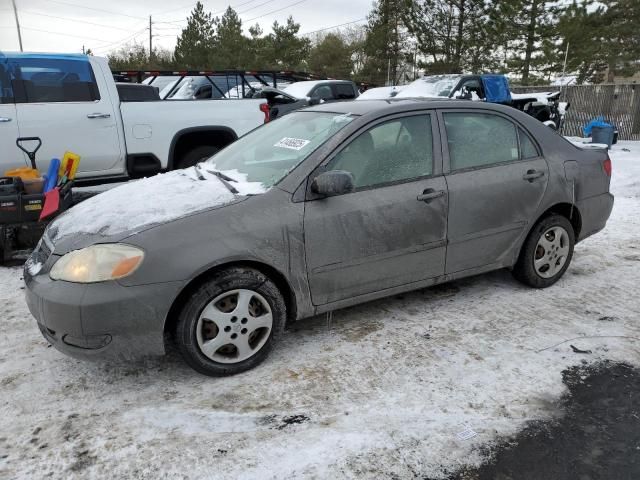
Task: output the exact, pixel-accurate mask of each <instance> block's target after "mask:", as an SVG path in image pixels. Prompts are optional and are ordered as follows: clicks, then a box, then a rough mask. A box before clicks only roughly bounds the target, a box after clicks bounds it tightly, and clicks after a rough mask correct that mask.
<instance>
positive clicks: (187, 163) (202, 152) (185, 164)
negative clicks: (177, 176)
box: [176, 145, 220, 168]
mask: <svg viewBox="0 0 640 480" xmlns="http://www.w3.org/2000/svg"><path fill="white" fill-rule="evenodd" d="M219 151H220V149H219V148H218V147H216V146H215V145H201V146H199V147H196V148H194V149H193V150H190V151H189V152H187V153H186V154H185V155H184V156H183V157H182V158H181V159H180V160H179V161H178V165H177V167H176V168H189V167H193V166H194V165H196V164H198V163H200V162H203V161H205V160H207V159H208V158H210V157H212V156H213V155H215V154H216V153H218V152H219Z"/></svg>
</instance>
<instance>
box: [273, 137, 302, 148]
mask: <svg viewBox="0 0 640 480" xmlns="http://www.w3.org/2000/svg"><path fill="white" fill-rule="evenodd" d="M309 143H311V141H310V140H304V139H302V138H289V137H284V138H283V139H282V140H280V141H279V142H278V143H276V144H275V145H274V147H279V148H288V149H289V150H302V149H303V148H304V147H306V146H307V145H309Z"/></svg>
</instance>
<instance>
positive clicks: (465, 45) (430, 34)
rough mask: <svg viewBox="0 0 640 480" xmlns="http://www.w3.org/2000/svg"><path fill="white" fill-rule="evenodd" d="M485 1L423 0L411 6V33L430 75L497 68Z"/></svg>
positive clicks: (409, 23) (408, 12)
mask: <svg viewBox="0 0 640 480" xmlns="http://www.w3.org/2000/svg"><path fill="white" fill-rule="evenodd" d="M488 20H489V18H488V13H487V8H486V5H485V2H484V1H483V0H420V1H414V2H411V3H410V7H409V9H408V11H407V15H406V23H407V27H408V29H409V32H410V33H411V34H412V35H413V36H414V37H415V38H416V40H417V42H418V45H417V46H418V49H419V51H420V53H421V56H422V58H423V61H424V66H425V68H426V70H427V71H428V72H429V73H462V72H464V71H471V72H480V71H483V70H492V69H494V67H495V65H494V64H495V59H496V55H495V49H494V42H493V38H492V37H491V36H490V35H489V33H488Z"/></svg>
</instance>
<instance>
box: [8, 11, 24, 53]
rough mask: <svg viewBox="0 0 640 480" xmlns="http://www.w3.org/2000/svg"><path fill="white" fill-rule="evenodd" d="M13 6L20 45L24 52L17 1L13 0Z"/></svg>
mask: <svg viewBox="0 0 640 480" xmlns="http://www.w3.org/2000/svg"><path fill="white" fill-rule="evenodd" d="M11 4H12V5H13V14H14V15H15V17H16V27H17V28H18V43H19V44H20V51H21V52H22V51H23V50H22V33H21V32H20V20H19V19H18V9H17V8H16V0H11Z"/></svg>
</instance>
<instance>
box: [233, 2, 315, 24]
mask: <svg viewBox="0 0 640 480" xmlns="http://www.w3.org/2000/svg"><path fill="white" fill-rule="evenodd" d="M306 1H307V0H299V1H297V2H295V3H292V4H291V5H287V6H286V7H282V8H279V9H277V10H273V11H271V12H267V13H265V14H264V15H260V16H258V17H254V18H250V19H249V20H246V22H253V21H254V20H257V19H259V18H262V17H266V16H267V15H272V14H274V13H278V12H281V11H282V10H286V9H287V8H291V7H295V6H296V5H300V4H301V3H304V2H306Z"/></svg>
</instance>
